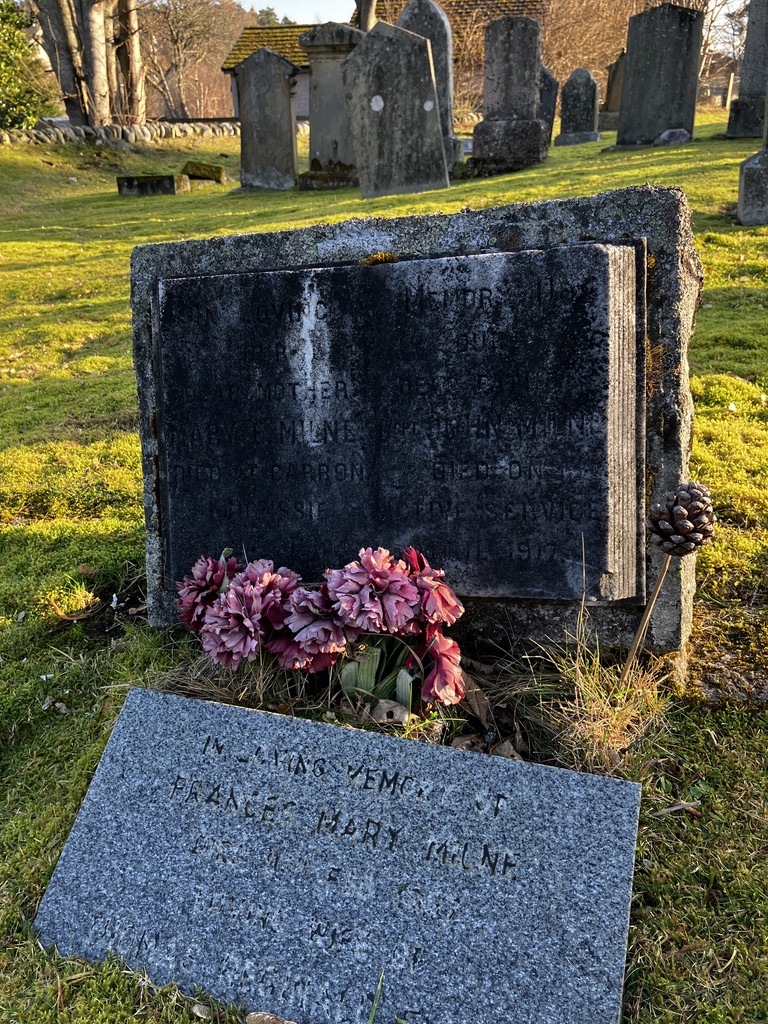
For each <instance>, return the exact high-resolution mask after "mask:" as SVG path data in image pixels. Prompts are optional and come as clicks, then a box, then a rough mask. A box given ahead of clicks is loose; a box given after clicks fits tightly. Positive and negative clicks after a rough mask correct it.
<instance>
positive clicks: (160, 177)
mask: <svg viewBox="0 0 768 1024" xmlns="http://www.w3.org/2000/svg"><path fill="white" fill-rule="evenodd" d="M117 191H118V192H119V194H120V195H121V196H175V195H176V194H177V193H179V192H189V177H188V176H187V175H186V174H132V175H129V174H126V175H120V176H118V178H117Z"/></svg>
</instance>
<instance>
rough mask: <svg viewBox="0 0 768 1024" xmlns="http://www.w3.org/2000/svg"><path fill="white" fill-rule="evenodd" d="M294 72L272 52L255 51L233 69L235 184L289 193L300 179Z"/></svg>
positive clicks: (295, 69) (293, 67)
mask: <svg viewBox="0 0 768 1024" xmlns="http://www.w3.org/2000/svg"><path fill="white" fill-rule="evenodd" d="M298 70H299V69H298V68H297V67H296V66H295V65H294V64H291V62H290V61H288V60H286V59H285V58H284V57H281V56H280V55H279V54H277V53H275V52H274V51H273V50H267V49H262V50H257V51H256V53H252V54H251V55H250V57H246V59H245V60H244V61H241V62H240V63H239V64H237V65H236V66H235V68H234V72H233V73H234V76H235V79H236V81H237V95H238V98H239V103H240V184H241V186H242V187H243V188H244V189H251V188H253V189H270V190H276V191H281V190H284V189H288V188H293V186H294V185H295V184H296V178H297V177H298V173H299V163H298V155H297V152H296V116H295V111H294V93H295V91H296V75H297V74H298Z"/></svg>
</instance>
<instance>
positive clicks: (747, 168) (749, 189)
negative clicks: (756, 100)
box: [736, 97, 768, 227]
mask: <svg viewBox="0 0 768 1024" xmlns="http://www.w3.org/2000/svg"><path fill="white" fill-rule="evenodd" d="M736 217H737V219H738V221H739V224H744V225H745V226H750V227H752V226H755V225H758V224H768V97H766V117H765V118H764V120H763V148H762V149H761V150H760V152H759V153H755V155H754V156H751V157H749V158H748V159H746V160H745V161H744V162H743V163H742V164H741V166H740V167H739V201H738V205H737V207H736Z"/></svg>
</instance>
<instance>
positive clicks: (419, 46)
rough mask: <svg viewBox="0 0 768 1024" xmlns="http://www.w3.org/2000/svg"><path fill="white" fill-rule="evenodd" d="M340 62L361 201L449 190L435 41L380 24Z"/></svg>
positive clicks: (383, 23)
mask: <svg viewBox="0 0 768 1024" xmlns="http://www.w3.org/2000/svg"><path fill="white" fill-rule="evenodd" d="M341 67H342V75H343V78H344V93H345V98H346V104H347V116H348V118H349V127H350V132H351V135H352V142H353V145H354V149H355V154H356V158H357V171H358V177H359V179H360V192H361V193H362V196H363V199H372V198H374V197H376V196H387V195H398V194H400V193H404V192H425V191H428V190H430V189H436V188H447V187H448V185H449V184H450V183H449V181H448V167H447V164H446V160H445V147H444V144H443V133H442V127H441V124H440V110H439V107H438V98H437V90H436V86H435V73H434V69H433V65H432V54H431V49H430V44H429V40H428V39H424V38H422V37H421V36H417V35H414V34H413V32H406V30H405V29H402V28H397V27H396V26H395V25H388V24H387V23H386V22H383V21H379V22H377V23H376V24H375V25H374V27H373V28H372V29H371V31H370V32H367V33H366V35H365V38H364V39H363V40H362V42H361V43H360V44H359V45H358V46H357V47H355V49H354V50H353V52H352V53H351V54H350V55H349V57H347V59H346V60H345V61H344V63H343V64H342V66H341Z"/></svg>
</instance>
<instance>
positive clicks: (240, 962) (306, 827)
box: [35, 690, 640, 1024]
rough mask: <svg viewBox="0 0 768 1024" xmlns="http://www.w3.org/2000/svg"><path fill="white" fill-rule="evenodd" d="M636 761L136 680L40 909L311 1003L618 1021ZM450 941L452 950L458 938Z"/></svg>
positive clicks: (264, 1007) (71, 940) (428, 1016)
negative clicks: (624, 771)
mask: <svg viewBox="0 0 768 1024" xmlns="http://www.w3.org/2000/svg"><path fill="white" fill-rule="evenodd" d="M639 802H640V786H639V785H637V784H636V783H631V782H625V781H623V780H619V779H613V778H605V777H599V776H596V775H584V774H581V775H580V774H577V773H575V772H570V771H566V770H564V769H558V768H549V767H543V766H539V765H531V764H524V763H521V762H515V761H509V760H506V759H503V758H494V757H489V756H487V755H481V754H473V753H468V752H465V751H458V750H453V749H451V748H446V747H440V746H436V745H433V744H427V743H417V742H414V741H413V740H404V739H396V738H394V737H390V736H384V735H375V734H372V733H366V732H362V731H359V730H351V729H344V730H342V729H340V728H339V727H338V726H332V725H327V724H324V723H318V722H311V721H307V720H302V719H291V718H284V717H282V716H279V715H269V714H264V713H262V712H254V711H249V710H246V709H243V708H234V707H225V706H222V705H217V704H210V703H205V702H203V701H198V700H193V699H190V698H184V697H177V696H170V695H167V694H158V693H152V692H149V691H146V690H132V691H131V692H130V693H129V696H128V698H127V700H126V704H125V707H124V708H123V711H122V712H121V715H120V718H119V719H118V722H117V724H116V725H115V728H114V730H113V733H112V736H111V738H110V741H109V744H108V746H107V749H106V751H105V753H104V756H103V758H102V760H101V763H100V764H99V767H98V768H97V770H96V774H95V776H94V779H93V782H92V783H91V786H90V788H89V790H88V793H87V794H86V797H85V800H84V802H83V806H82V809H81V811H80V814H79V815H78V818H77V820H76V822H75V825H74V827H73V829H72V832H71V834H70V836H69V839H68V841H67V844H66V846H65V848H64V850H63V852H62V854H61V857H60V859H59V862H58V864H57V866H56V869H55V872H54V874H53V877H52V879H51V883H50V885H49V886H48V890H47V892H46V894H45V896H44V898H43V902H42V904H41V906H40V910H39V912H38V915H37V919H36V922H35V923H36V926H37V928H38V929H39V931H40V937H41V940H42V942H43V943H44V944H45V945H46V946H50V945H52V944H53V943H56V945H57V947H58V949H59V952H60V953H62V954H64V955H65V956H70V955H75V956H80V957H85V958H87V959H91V960H95V959H104V958H105V957H106V956H107V955H108V953H109V951H112V952H114V953H115V954H117V955H119V956H120V957H121V958H123V959H124V960H125V961H126V962H127V964H128V965H129V967H131V968H132V969H134V970H140V971H144V970H145V971H146V972H147V974H148V975H149V977H150V979H151V980H152V981H153V982H154V983H155V984H165V983H167V982H171V981H173V982H176V983H177V984H178V985H179V986H180V987H181V988H182V990H183V991H185V992H188V993H190V994H191V993H192V992H193V991H194V989H195V986H199V987H202V988H204V989H205V990H206V991H208V992H210V993H211V994H212V995H213V996H214V997H217V998H219V999H222V1000H227V1001H232V1002H234V1003H236V1004H239V1005H241V1006H243V1007H244V1008H245V1009H246V1010H256V1011H262V1012H269V1013H274V1014H278V1015H279V1016H281V1017H283V1018H287V1019H288V1020H293V1021H296V1022H297V1024H366V1022H367V1021H368V1020H369V1019H370V1016H371V1010H372V1003H373V998H374V992H375V990H376V987H377V984H378V982H379V977H380V975H381V972H382V970H383V971H384V979H383V983H382V987H381V1000H380V1003H379V1005H378V1014H377V1017H378V1019H381V1020H383V1021H393V1020H395V1018H398V1019H400V1020H403V1021H408V1022H409V1024H411V1022H412V1024H455V1022H456V1021H457V1020H461V1021H468V1020H472V1021H473V1022H476V1024H497V1022H498V1021H509V1022H510V1024H522V1022H525V1024H551V1022H552V1021H557V1022H558V1024H617V1022H618V1020H619V1017H620V1015H621V993H622V981H623V974H624V962H625V958H626V944H627V930H628V923H629V904H630V897H631V891H632V870H633V863H634V850H635V841H636V833H637V820H638V810H639ZM446 951H450V952H451V954H452V955H445V953H446Z"/></svg>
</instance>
